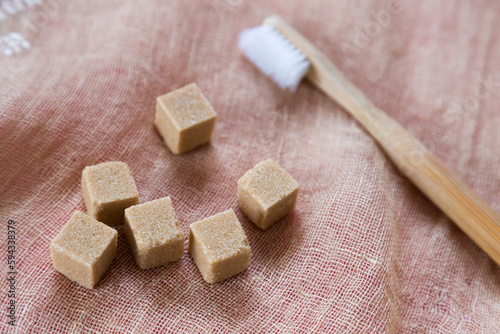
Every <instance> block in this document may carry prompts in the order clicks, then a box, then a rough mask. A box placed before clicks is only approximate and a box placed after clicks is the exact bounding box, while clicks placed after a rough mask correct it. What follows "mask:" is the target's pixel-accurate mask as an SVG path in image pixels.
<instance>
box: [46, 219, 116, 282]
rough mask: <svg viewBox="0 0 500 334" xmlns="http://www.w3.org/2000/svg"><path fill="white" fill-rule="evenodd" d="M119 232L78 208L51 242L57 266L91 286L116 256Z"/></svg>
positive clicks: (58, 269) (71, 278) (54, 261)
mask: <svg viewBox="0 0 500 334" xmlns="http://www.w3.org/2000/svg"><path fill="white" fill-rule="evenodd" d="M117 237H118V233H117V232H116V231H115V230H114V229H112V228H111V227H109V226H106V225H105V224H103V223H100V222H98V221H97V220H95V219H93V218H91V217H89V216H88V215H86V214H84V213H82V212H80V211H76V212H75V213H74V214H73V215H72V216H71V218H70V219H69V221H68V222H67V223H66V224H65V225H64V227H63V228H62V230H61V231H60V232H59V234H58V235H57V236H56V238H55V239H54V240H53V241H52V242H51V244H50V255H51V257H52V262H53V264H54V268H55V269H56V270H57V271H59V272H60V273H62V274H64V275H65V276H66V277H68V278H69V279H70V280H72V281H75V282H77V283H78V284H80V285H82V286H84V287H86V288H89V289H92V288H93V287H94V285H95V284H96V283H97V282H98V281H99V279H100V278H101V276H102V275H103V274H104V273H105V272H106V270H107V269H108V267H109V266H110V264H111V262H112V261H113V259H114V258H115V255H116V243H117Z"/></svg>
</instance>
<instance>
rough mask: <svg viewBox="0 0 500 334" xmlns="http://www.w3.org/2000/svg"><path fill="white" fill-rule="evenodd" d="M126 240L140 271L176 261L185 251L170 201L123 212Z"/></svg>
mask: <svg viewBox="0 0 500 334" xmlns="http://www.w3.org/2000/svg"><path fill="white" fill-rule="evenodd" d="M125 236H126V238H127V241H128V244H129V246H130V248H131V249H132V254H133V255H134V258H135V261H136V262H137V265H139V267H141V268H142V269H149V268H153V267H158V266H162V265H164V264H167V263H169V262H174V261H177V260H179V259H180V258H181V256H182V253H183V251H184V232H182V229H181V226H180V225H179V221H178V220H177V216H176V214H175V210H174V206H173V205H172V201H171V200H170V197H164V198H160V199H157V200H154V201H150V202H146V203H143V204H139V205H134V206H132V207H130V208H128V209H127V210H125Z"/></svg>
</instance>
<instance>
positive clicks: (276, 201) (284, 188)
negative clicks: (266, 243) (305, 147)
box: [238, 159, 299, 230]
mask: <svg viewBox="0 0 500 334" xmlns="http://www.w3.org/2000/svg"><path fill="white" fill-rule="evenodd" d="M298 192H299V184H298V182H297V181H295V180H294V178H293V177H292V176H291V175H290V174H288V173H287V172H286V171H285V170H284V169H283V168H282V167H281V166H280V165H278V164H277V163H276V162H274V161H273V160H271V159H269V160H264V161H261V162H259V163H258V164H257V165H256V166H255V167H254V168H252V169H250V170H249V171H247V172H246V173H245V175H243V176H242V177H241V178H240V179H239V180H238V202H239V204H240V208H241V211H243V213H244V214H245V215H246V216H247V217H248V218H249V219H250V220H251V221H252V222H253V223H254V224H255V225H257V226H258V227H260V228H261V229H263V230H266V229H268V228H269V227H270V226H271V225H273V224H274V223H275V222H276V221H277V220H279V219H281V218H283V217H284V216H285V215H287V214H288V213H289V212H290V211H291V210H292V209H293V207H294V206H295V202H296V201H297V195H298Z"/></svg>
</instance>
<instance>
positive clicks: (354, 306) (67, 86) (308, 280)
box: [0, 0, 500, 333]
mask: <svg viewBox="0 0 500 334" xmlns="http://www.w3.org/2000/svg"><path fill="white" fill-rule="evenodd" d="M271 14H278V15H280V16H282V17H283V18H284V19H285V20H286V21H288V22H289V23H290V24H291V25H293V26H294V27H295V28H296V29H297V30H299V31H300V32H301V33H302V34H303V35H305V36H306V37H307V38H308V39H309V40H310V41H311V42H312V43H314V44H315V45H316V46H317V47H318V48H319V49H321V50H322V51H323V52H324V53H326V54H327V55H328V57H329V58H330V59H331V60H332V61H333V62H334V63H335V64H337V66H338V67H339V68H340V69H341V70H342V71H343V72H344V73H345V75H346V76H347V78H349V79H350V80H352V81H353V82H354V83H355V84H356V85H357V86H358V87H359V88H360V89H361V90H362V91H364V92H365V93H366V95H367V96H368V98H370V99H371V100H372V101H373V102H374V103H375V105H377V106H379V107H380V108H381V109H383V110H385V111H386V112H387V113H388V114H389V115H390V116H391V117H393V118H394V119H396V120H397V121H398V122H400V123H401V124H402V125H403V126H404V127H405V128H407V129H408V130H409V131H410V132H411V133H412V134H414V135H415V136H416V137H417V138H419V139H420V140H421V141H422V142H423V143H424V144H425V145H426V146H427V147H428V148H429V149H430V150H431V151H433V152H434V153H435V154H436V155H437V156H438V157H439V158H440V159H441V160H442V161H443V162H444V163H445V164H446V165H447V166H449V167H450V168H451V169H453V170H454V171H455V172H456V173H457V174H458V175H460V176H461V177H462V178H463V179H464V180H465V182H466V183H467V184H468V185H469V186H470V187H471V188H472V189H474V190H475V191H476V192H477V193H478V194H479V195H480V196H481V197H483V198H484V199H485V200H486V202H488V203H489V204H490V205H491V206H492V207H493V208H494V209H495V210H496V211H497V212H498V211H500V203H499V190H500V168H498V166H499V158H500V132H499V130H498V129H499V127H500V116H499V115H498V110H500V62H499V61H498V60H499V59H500V42H499V40H498V38H497V37H498V31H500V21H499V17H500V3H498V1H481V0H479V1H473V0H442V1H434V0H423V1H396V0H393V1H378V0H370V1H361V0H357V1H347V0H346V1H325V0H323V1H322V0H311V1H272V2H271V1H247V0H206V1H180V0H179V1H144V2H137V1H129V0H121V1H114V0H112V1H96V0H90V1H71V2H63V1H59V0H52V1H51V0H46V1H45V2H44V3H43V4H42V5H39V6H36V7H34V8H33V9H30V10H29V11H25V12H23V13H19V14H17V16H15V17H13V18H9V19H8V20H6V21H4V22H0V28H1V29H2V30H1V32H2V34H6V33H8V32H10V31H21V32H24V33H25V34H27V36H28V39H29V41H30V43H31V45H32V47H31V49H29V50H25V52H23V53H21V54H19V55H15V56H12V57H6V56H3V55H0V136H1V137H0V155H1V159H0V181H1V182H0V216H1V219H2V221H1V222H2V226H3V227H2V229H1V232H0V233H1V234H2V235H1V237H0V240H1V248H0V251H1V253H2V259H3V260H2V270H3V272H4V276H3V278H2V280H1V282H2V283H0V288H1V291H2V297H1V300H2V301H3V302H2V310H5V308H6V307H7V302H8V299H7V297H6V296H7V291H8V288H9V287H8V284H7V282H6V280H5V276H6V275H7V274H6V271H7V268H6V260H7V253H6V250H7V227H6V226H7V221H8V220H9V219H12V220H14V221H15V222H16V252H17V253H16V256H17V263H16V266H17V267H16V269H17V272H18V273H17V281H16V292H17V293H16V306H17V310H16V317H17V319H16V327H12V326H9V325H7V318H6V316H5V311H2V312H1V317H2V318H1V321H0V331H1V332H5V333H152V332H155V333H163V332H185V333H215V332H216V333H250V332H252V333H270V332H276V333H498V331H499V328H500V270H499V267H498V266H497V265H496V264H495V263H494V262H493V261H492V260H491V259H490V258H489V257H488V256H487V255H486V254H485V253H484V252H483V251H482V250H481V249H480V248H479V247H478V246H477V245H475V244H474V243H473V242H472V241H471V240H470V239H469V238H468V237H467V236H466V235H465V234H464V233H462V232H461V230H460V229H459V228H457V227H456V226H455V225H454V224H453V222H451V221H450V220H449V219H448V218H447V217H446V216H445V215H444V214H443V213H441V212H440V211H439V210H438V209H437V208H436V206H434V205H433V204H432V203H431V202H430V201H429V200H428V199H426V198H425V197H424V195H423V194H422V193H421V192H420V191H419V190H417V189H416V188H415V187H414V186H413V185H412V184H411V183H410V182H409V181H408V180H407V179H406V178H404V177H403V176H402V174H401V173H400V172H398V170H397V168H396V167H395V166H394V165H393V164H392V163H391V162H390V161H389V160H388V158H387V156H386V155H385V154H384V153H383V151H382V150H381V149H380V148H379V146H377V144H376V143H375V142H374V141H373V140H372V139H371V137H370V136H369V135H368V134H367V132H365V131H364V130H363V129H362V128H361V127H360V126H359V125H358V124H357V123H356V121H354V120H353V119H352V118H351V117H350V116H349V115H348V114H347V113H346V112H345V111H343V110H342V109H341V108H340V107H339V106H338V105H337V104H336V103H335V102H334V101H332V100H330V99H329V98H328V97H326V96H325V95H324V94H323V93H321V92H320V91H319V90H318V89H317V88H315V87H314V86H313V85H312V84H310V83H308V82H303V83H301V84H300V86H299V88H298V90H297V91H296V92H295V93H290V92H287V91H282V90H280V89H279V88H278V87H277V86H276V85H275V84H274V83H273V82H272V80H270V79H268V78H267V77H265V76H264V75H263V74H262V73H261V72H260V71H259V70H258V69H256V68H255V67H254V66H253V65H252V64H251V63H250V62H249V61H247V60H246V59H245V58H244V57H243V56H242V54H241V52H240V51H239V50H238V49H237V36H238V34H239V33H240V32H241V31H242V30H243V29H245V28H249V27H253V26H257V25H260V24H261V22H262V20H263V19H264V18H265V17H267V16H269V15H271ZM191 82H196V83H197V84H198V85H199V87H200V88H201V89H202V91H203V92H204V94H205V96H206V97H207V99H208V100H209V101H210V103H211V104H212V105H213V107H214V109H215V110H216V112H217V113H218V120H217V124H216V127H215V132H214V135H213V138H212V142H211V143H210V144H208V145H205V146H202V147H200V148H198V149H196V150H194V151H192V152H189V153H186V154H183V155H178V156H176V155H173V154H171V153H170V152H169V150H168V149H167V147H166V146H165V144H164V142H163V141H162V139H161V137H160V136H159V134H158V133H157V131H156V129H155V127H154V125H153V120H154V111H155V106H156V97H157V96H159V95H162V94H165V93H167V92H169V91H171V90H174V89H177V88H180V87H182V86H184V85H186V84H189V83H191ZM268 158H271V159H274V160H275V161H277V162H278V163H279V164H280V165H281V166H283V167H284V168H285V169H286V170H287V171H288V172H289V173H290V174H291V175H292V176H293V177H294V178H295V179H296V180H297V181H298V182H299V183H300V186H301V190H300V193H299V199H298V202H297V206H296V208H295V210H294V211H293V212H292V213H291V214H290V215H289V216H287V217H286V218H285V219H283V220H282V221H280V222H278V223H277V224H276V225H275V226H273V227H272V228H271V229H269V230H267V231H262V230H259V229H258V228H257V227H256V226H254V225H253V224H252V223H251V222H250V221H249V220H248V219H247V218H246V217H245V216H244V215H243V213H242V212H241V210H240V209H239V206H238V202H237V197H236V189H237V187H236V182H237V180H238V178H239V177H240V176H242V175H243V174H244V173H245V172H246V171H247V170H248V169H250V168H252V167H253V166H254V165H255V164H256V163H258V162H259V161H261V160H264V159H268ZM104 161H124V162H126V163H127V164H129V166H130V168H131V170H132V173H133V175H134V178H135V182H136V184H137V188H138V191H139V196H140V202H146V201H149V200H153V199H157V198H161V197H164V196H170V197H171V198H172V201H173V204H174V206H175V209H176V211H177V215H178V218H179V221H180V224H181V227H182V229H183V230H184V232H185V233H187V232H188V227H189V224H191V223H193V222H195V221H197V220H199V219H202V218H205V217H208V216H210V215H213V214H216V213H219V212H222V211H224V210H227V209H229V208H233V209H234V210H235V212H236V214H237V216H238V218H239V219H240V221H241V223H242V226H243V228H244V230H245V232H246V234H247V237H248V240H249V243H250V245H251V248H252V253H253V257H252V261H251V264H250V267H249V269H248V270H247V271H246V272H244V273H242V274H240V275H238V276H235V277H232V278H230V279H228V280H226V281H224V282H222V283H218V284H207V283H205V282H204V281H203V279H202V277H201V275H200V273H199V271H198V269H197V267H196V265H195V264H194V262H193V260H192V259H191V257H190V255H189V254H188V252H187V248H186V249H185V252H184V255H183V256H182V258H181V259H180V260H179V261H178V262H176V263H172V264H169V265H167V266H164V267H161V268H156V269H152V270H141V269H140V268H139V267H138V266H137V265H136V264H135V262H134V259H133V257H132V254H131V252H130V250H129V248H128V246H127V243H126V241H125V238H124V233H123V227H117V230H118V232H119V240H118V251H117V258H116V259H115V261H114V262H113V264H112V265H111V267H110V269H109V270H108V272H107V273H106V274H105V275H104V276H103V277H102V279H101V280H100V282H99V283H98V284H97V286H96V287H95V289H93V290H87V289H85V288H83V287H80V286H78V285H77V284H76V283H74V282H71V281H70V280H68V279H67V278H66V277H64V276H63V275H62V274H60V273H58V272H56V271H55V270H54V268H53V266H52V262H51V259H50V253H49V244H50V242H51V241H52V240H53V239H54V238H55V236H56V235H57V233H58V232H59V231H60V229H61V228H62V226H63V225H64V224H65V223H66V222H67V221H68V219H69V217H70V216H71V215H72V214H73V212H74V211H75V210H82V211H85V206H84V202H83V198H82V192H81V187H80V182H81V173H82V170H83V169H84V167H85V166H88V165H95V164H97V163H100V162H104ZM186 245H187V240H186Z"/></svg>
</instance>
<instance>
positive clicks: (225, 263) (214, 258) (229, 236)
mask: <svg viewBox="0 0 500 334" xmlns="http://www.w3.org/2000/svg"><path fill="white" fill-rule="evenodd" d="M188 250H189V252H190V253H191V256H192V257H193V260H194V262H195V263H196V265H197V267H198V269H199V270H200V272H201V274H202V276H203V278H204V279H205V281H206V282H207V283H216V282H220V281H222V280H225V279H227V278H229V277H231V276H234V275H236V274H238V273H241V272H242V271H245V270H246V269H247V268H248V266H249V264H250V258H251V257H252V252H251V250H250V246H249V244H248V240H247V237H246V234H245V231H244V230H243V228H242V227H241V224H240V222H239V220H238V218H237V217H236V214H235V213H234V211H233V210H232V209H229V210H227V211H224V212H222V213H219V214H216V215H214V216H211V217H208V218H205V219H203V220H200V221H197V222H195V223H192V224H191V225H190V226H189V244H188Z"/></svg>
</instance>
